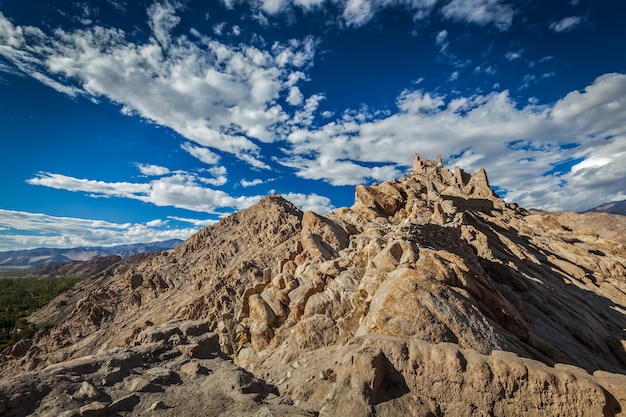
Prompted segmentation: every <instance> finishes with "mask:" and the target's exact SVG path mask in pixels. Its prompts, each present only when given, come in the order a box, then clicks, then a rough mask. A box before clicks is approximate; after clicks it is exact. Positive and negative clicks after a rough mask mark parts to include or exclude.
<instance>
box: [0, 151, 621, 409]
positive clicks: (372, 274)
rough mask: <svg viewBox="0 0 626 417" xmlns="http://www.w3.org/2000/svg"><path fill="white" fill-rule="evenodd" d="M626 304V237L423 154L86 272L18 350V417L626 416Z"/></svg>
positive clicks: (6, 366) (6, 400) (0, 383)
mask: <svg viewBox="0 0 626 417" xmlns="http://www.w3.org/2000/svg"><path fill="white" fill-rule="evenodd" d="M625 314H626V247H625V246H624V244H623V243H620V242H618V241H616V240H609V239H605V238H603V237H601V236H600V235H599V234H598V233H593V232H590V231H588V230H580V229H576V228H571V227H568V226H564V225H563V224H561V223H560V222H559V220H557V218H556V217H555V216H554V215H551V214H547V213H531V212H528V211H526V210H524V209H522V208H520V207H518V206H516V205H514V204H508V203H505V202H504V201H503V200H501V199H500V198H498V196H497V195H495V194H494V192H493V191H492V190H491V188H490V187H489V183H488V179H487V175H486V173H485V171H484V170H480V171H478V172H476V173H474V174H473V175H470V174H468V173H465V172H464V171H463V170H461V169H459V168H457V167H455V168H454V169H453V170H452V171H451V170H449V169H447V168H446V167H444V166H443V164H442V163H441V161H440V160H437V161H430V160H421V159H420V158H419V157H417V156H416V157H415V160H414V169H413V172H412V173H411V174H410V175H408V176H407V177H406V178H401V179H399V180H396V181H392V182H385V183H382V184H379V185H373V186H357V187H356V192H355V203H354V205H353V206H352V207H350V208H343V209H339V210H336V211H335V212H332V213H330V214H328V215H326V216H321V215H319V214H316V213H313V212H304V213H303V212H301V211H300V210H298V209H297V208H296V207H295V206H293V205H292V204H291V203H289V202H288V201H286V200H284V199H283V198H281V197H280V196H277V195H274V196H269V197H266V198H265V199H263V200H262V201H261V202H259V203H258V204H256V205H255V206H253V207H250V208H248V209H246V210H243V211H241V212H238V213H235V214H233V215H231V216H229V217H227V218H224V219H223V220H221V221H220V222H219V223H217V224H215V225H212V226H209V227H207V228H205V229H203V230H201V231H200V232H198V233H197V234H196V235H194V236H193V237H191V238H190V239H189V240H187V241H186V242H184V243H183V244H181V245H180V246H178V247H177V248H176V249H174V250H170V251H166V252H161V253H155V254H151V255H147V256H145V257H144V258H143V259H138V260H132V259H127V260H124V261H122V262H121V263H119V264H117V265H115V266H114V267H113V268H110V269H108V270H106V271H104V272H103V273H101V274H99V275H96V276H94V277H93V278H91V279H89V280H85V281H83V282H81V283H80V284H79V285H78V286H77V287H75V288H74V289H73V290H71V291H69V292H67V293H65V294H63V295H61V296H60V297H58V298H57V299H55V300H54V301H53V302H51V303H50V304H49V305H48V306H47V307H45V308H44V309H42V310H41V311H39V312H37V313H36V314H34V315H33V316H31V318H30V320H32V321H33V322H36V323H50V324H54V327H52V328H51V329H50V330H48V331H42V332H40V333H38V334H37V335H36V336H35V337H34V338H33V339H32V340H30V341H23V342H20V343H18V344H17V345H15V346H13V347H12V348H9V349H7V350H5V351H4V352H3V353H2V359H1V360H0V375H1V376H2V379H1V380H0V412H4V413H5V414H4V415H7V416H18V415H31V414H32V415H40V416H44V415H46V416H47V415H51V416H52V415H54V416H58V415H63V416H65V417H68V416H77V415H111V416H114V415H115V416H117V415H122V416H130V415H144V413H146V414H145V415H172V416H174V415H176V416H195V415H215V416H218V415H219V416H227V415H228V416H230V415H238V416H240V415H241V416H270V415H273V416H288V415H302V416H309V415H310V416H314V415H320V416H374V415H376V416H397V415H413V416H485V415H492V416H511V415H520V416H521V415H537V416H539V415H541V416H563V415H571V416H583V415H584V416H617V415H626V375H625V372H626V350H625V347H626V330H625V329H626V316H625ZM150 413H151V414H150Z"/></svg>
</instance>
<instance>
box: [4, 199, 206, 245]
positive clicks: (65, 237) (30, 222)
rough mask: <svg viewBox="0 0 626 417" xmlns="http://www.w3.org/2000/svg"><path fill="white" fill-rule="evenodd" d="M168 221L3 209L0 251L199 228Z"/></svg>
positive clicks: (157, 236) (150, 237) (149, 237)
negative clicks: (169, 224)
mask: <svg viewBox="0 0 626 417" xmlns="http://www.w3.org/2000/svg"><path fill="white" fill-rule="evenodd" d="M166 222H167V221H162V220H156V221H151V222H148V223H112V222H106V221H102V220H90V219H79V218H72V217H55V216H49V215H46V214H41V213H27V212H22V211H13V210H4V209H0V226H2V228H4V230H3V233H2V239H0V250H20V249H34V248H40V247H51V248H53V247H77V246H115V245H122V244H124V245H125V244H131V243H147V242H157V241H163V240H169V239H187V238H188V237H189V236H191V235H192V234H193V233H195V232H196V231H197V230H198V225H196V227H192V228H178V229H174V228H163V226H165V223H166Z"/></svg>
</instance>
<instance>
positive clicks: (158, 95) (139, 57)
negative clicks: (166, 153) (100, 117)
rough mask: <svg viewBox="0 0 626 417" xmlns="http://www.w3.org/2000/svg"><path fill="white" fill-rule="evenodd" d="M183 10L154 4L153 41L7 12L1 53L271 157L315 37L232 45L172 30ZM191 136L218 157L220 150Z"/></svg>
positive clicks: (72, 85)
mask: <svg viewBox="0 0 626 417" xmlns="http://www.w3.org/2000/svg"><path fill="white" fill-rule="evenodd" d="M176 11H177V10H176V7H175V6H174V5H173V3H168V2H163V3H159V2H157V3H154V4H153V5H152V6H150V7H149V9H148V18H149V20H148V23H149V26H150V29H151V33H150V35H149V37H148V39H147V40H146V41H145V42H144V43H132V42H131V41H129V40H128V39H127V34H126V33H124V32H123V31H122V30H120V29H115V28H106V27H102V26H91V27H88V28H84V29H76V30H73V31H65V30H63V29H56V30H55V31H54V32H53V33H51V34H46V33H44V32H43V31H42V30H40V29H39V28H35V27H30V26H14V25H13V24H12V23H11V22H10V21H9V20H8V19H6V18H5V17H4V15H2V13H0V55H2V56H3V57H4V58H6V59H7V60H8V61H9V62H11V63H12V64H13V65H15V67H17V68H18V69H19V70H20V71H22V72H24V73H26V74H28V75H30V76H32V77H33V78H35V79H38V80H39V81H41V82H42V83H44V84H46V85H48V86H50V87H52V88H54V89H56V90H57V91H59V92H61V93H63V94H67V95H70V96H78V95H82V96H86V97H89V98H92V99H95V100H98V99H100V98H101V97H106V98H107V99H109V100H111V101H113V102H115V103H118V104H119V105H121V106H122V111H123V112H124V113H126V114H129V115H133V114H137V115H139V116H141V117H143V118H145V119H148V120H150V121H153V122H154V123H157V124H159V125H163V126H168V127H170V128H171V129H173V130H174V131H176V132H178V133H179V134H180V135H182V136H183V137H185V138H187V139H188V140H191V141H193V142H195V143H196V144H198V145H201V146H203V147H206V148H212V149H215V150H218V151H222V152H227V153H230V154H233V155H235V156H236V157H238V158H240V159H241V160H243V161H246V162H247V163H250V164H252V165H254V166H256V167H260V168H261V167H267V166H266V165H265V164H264V163H263V162H261V161H259V160H258V158H259V157H260V156H261V155H260V152H259V151H260V148H259V145H258V142H272V141H274V140H275V127H276V125H277V124H283V123H284V122H285V121H286V120H288V119H289V118H290V115H289V114H288V113H286V111H285V110H284V109H283V107H282V105H281V103H282V102H283V101H285V100H286V101H287V102H288V103H289V104H290V105H292V106H296V107H298V105H299V104H301V103H302V102H303V100H302V97H301V95H298V90H297V86H295V85H294V84H295V83H296V82H297V81H298V80H299V79H300V78H301V76H300V75H299V74H302V73H301V70H302V69H303V68H305V67H306V66H307V65H309V63H310V62H311V60H312V59H313V57H314V50H315V42H314V40H313V38H306V39H303V40H291V41H288V42H286V43H284V44H281V43H274V44H272V45H271V46H270V47H267V48H264V47H263V46H262V45H261V46H254V45H250V44H249V45H243V44H240V45H227V44H224V43H221V42H219V41H217V40H215V39H210V38H207V37H205V36H203V35H201V34H200V33H199V32H198V31H197V30H194V29H192V30H191V33H190V36H191V38H190V37H188V36H179V37H176V38H172V36H171V34H170V31H171V30H172V29H173V28H174V27H176V26H177V24H178V23H179V21H180V18H179V17H177V16H176V15H175V13H176ZM193 38H196V39H193ZM186 146H187V147H186V148H185V149H186V150H188V151H190V152H192V151H194V152H195V154H194V156H196V157H199V158H201V160H207V159H208V160H209V161H211V162H209V163H214V162H212V161H213V160H214V159H215V158H214V157H211V155H210V153H209V152H210V151H208V150H206V151H201V150H200V149H201V148H197V147H196V148H191V147H189V145H186ZM200 153H202V155H201V156H200Z"/></svg>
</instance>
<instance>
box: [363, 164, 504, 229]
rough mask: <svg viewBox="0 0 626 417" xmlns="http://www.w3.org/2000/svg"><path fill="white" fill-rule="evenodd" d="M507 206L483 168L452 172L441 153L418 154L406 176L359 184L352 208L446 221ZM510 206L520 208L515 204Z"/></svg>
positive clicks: (390, 216) (373, 214)
mask: <svg viewBox="0 0 626 417" xmlns="http://www.w3.org/2000/svg"><path fill="white" fill-rule="evenodd" d="M506 206H507V204H506V203H505V202H504V201H503V200H501V199H500V198H499V197H498V195H497V194H496V193H495V192H494V191H493V190H492V189H491V187H490V186H489V180H488V179H487V173H486V171H485V170H484V169H483V168H481V169H480V170H478V171H477V172H476V173H474V174H472V175H470V174H468V173H466V172H465V171H463V170H462V169H461V168H459V167H456V166H455V167H454V171H450V170H449V169H448V168H446V167H445V166H444V164H443V162H442V161H441V155H438V156H437V160H435V161H432V160H429V159H421V158H420V157H419V155H418V154H415V156H414V159H413V171H412V172H411V173H410V174H409V175H408V176H407V177H406V178H401V179H399V180H394V181H390V182H384V183H382V184H374V185H372V186H365V185H359V186H357V187H356V197H355V203H354V206H353V207H352V208H353V209H354V210H356V211H358V212H360V213H361V214H363V215H365V216H366V217H368V218H370V219H375V218H380V217H383V218H386V219H388V220H390V221H392V222H394V223H398V222H400V221H418V222H422V223H423V222H434V223H437V224H443V223H446V222H448V221H449V220H451V219H452V218H453V217H454V216H455V215H456V214H457V213H459V212H462V211H466V210H470V211H471V210H476V211H481V212H486V213H489V212H491V210H494V209H495V210H503V209H504V208H505V207H506ZM510 207H511V208H514V209H516V207H515V206H514V205H511V206H510ZM424 216H426V217H424ZM420 218H423V220H422V221H419V219H420Z"/></svg>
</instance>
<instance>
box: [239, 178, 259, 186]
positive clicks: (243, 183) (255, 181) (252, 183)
mask: <svg viewBox="0 0 626 417" xmlns="http://www.w3.org/2000/svg"><path fill="white" fill-rule="evenodd" d="M239 183H240V184H241V186H242V187H244V188H247V187H254V186H255V185H259V184H263V180H261V179H259V178H255V179H253V180H252V181H246V180H245V179H242V180H241V181H240V182H239Z"/></svg>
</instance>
